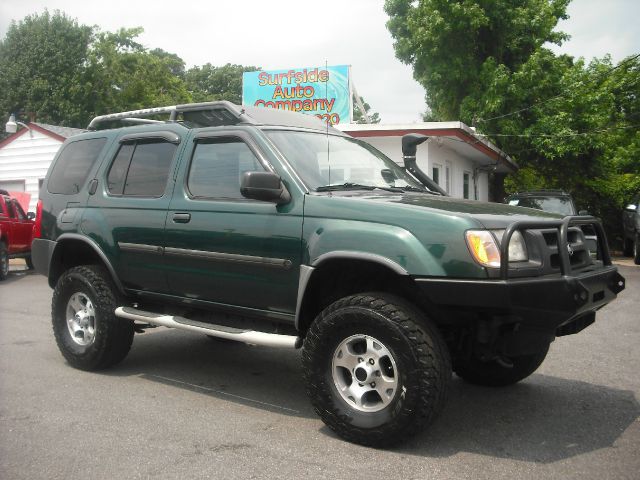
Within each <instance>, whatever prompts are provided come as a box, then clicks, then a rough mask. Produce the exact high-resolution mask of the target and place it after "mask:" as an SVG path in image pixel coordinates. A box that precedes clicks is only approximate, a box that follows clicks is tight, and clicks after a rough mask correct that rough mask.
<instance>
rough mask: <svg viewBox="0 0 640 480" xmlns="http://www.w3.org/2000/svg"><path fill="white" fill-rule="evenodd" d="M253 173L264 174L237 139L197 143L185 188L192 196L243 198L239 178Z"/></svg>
mask: <svg viewBox="0 0 640 480" xmlns="http://www.w3.org/2000/svg"><path fill="white" fill-rule="evenodd" d="M254 171H264V168H263V167H262V165H261V164H260V162H259V161H258V159H257V158H256V156H255V154H254V153H253V151H252V150H251V149H250V148H249V146H248V145H247V144H246V143H244V142H243V141H242V140H240V139H239V138H235V137H224V138H217V139H214V140H207V141H204V142H198V144H197V145H196V149H195V152H194V154H193V159H192V161H191V169H190V170H189V178H188V180H187V186H188V189H189V192H190V193H191V195H192V196H194V197H201V198H202V197H204V198H230V199H244V197H243V196H242V194H241V193H240V181H241V179H242V175H243V174H244V173H245V172H254Z"/></svg>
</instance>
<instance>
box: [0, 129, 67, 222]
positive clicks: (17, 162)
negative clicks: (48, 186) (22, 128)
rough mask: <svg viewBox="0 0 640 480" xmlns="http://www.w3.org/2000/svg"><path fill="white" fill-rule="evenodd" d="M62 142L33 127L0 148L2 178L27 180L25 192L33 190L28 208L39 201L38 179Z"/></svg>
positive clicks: (42, 175)
mask: <svg viewBox="0 0 640 480" xmlns="http://www.w3.org/2000/svg"><path fill="white" fill-rule="evenodd" d="M61 145H62V142H61V141H60V140H56V139H54V138H51V137H49V136H47V135H45V134H43V133H40V132H37V131H35V130H31V132H25V133H24V134H22V135H21V136H19V137H18V138H16V139H15V140H13V141H12V142H10V143H8V144H7V145H5V146H3V147H2V148H0V181H15V180H24V182H25V192H28V193H30V194H31V202H30V203H29V211H30V212H35V210H36V204H37V202H38V180H40V179H43V178H44V177H45V175H46V174H47V170H48V169H49V165H51V161H52V160H53V157H54V156H55V154H56V153H57V151H58V150H59V149H60V146H61Z"/></svg>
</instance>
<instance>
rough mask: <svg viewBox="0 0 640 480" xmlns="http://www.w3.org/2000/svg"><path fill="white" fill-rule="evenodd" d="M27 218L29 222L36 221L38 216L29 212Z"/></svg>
mask: <svg viewBox="0 0 640 480" xmlns="http://www.w3.org/2000/svg"><path fill="white" fill-rule="evenodd" d="M27 218H28V219H29V220H35V219H36V214H35V213H34V212H27Z"/></svg>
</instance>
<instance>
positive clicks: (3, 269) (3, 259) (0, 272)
mask: <svg viewBox="0 0 640 480" xmlns="http://www.w3.org/2000/svg"><path fill="white" fill-rule="evenodd" d="M7 275H9V250H7V246H6V245H5V244H4V242H0V280H4V279H5V278H7Z"/></svg>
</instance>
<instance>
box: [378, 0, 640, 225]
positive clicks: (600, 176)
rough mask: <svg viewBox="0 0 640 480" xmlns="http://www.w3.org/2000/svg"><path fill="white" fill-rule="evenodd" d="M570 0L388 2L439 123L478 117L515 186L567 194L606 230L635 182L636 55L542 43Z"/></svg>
mask: <svg viewBox="0 0 640 480" xmlns="http://www.w3.org/2000/svg"><path fill="white" fill-rule="evenodd" d="M569 1H570V0H522V1H518V2H514V1H509V0H452V1H447V0H419V1H409V0H387V1H386V3H385V10H386V11H387V13H388V14H389V15H390V20H389V22H388V23H387V26H388V28H389V30H390V32H391V34H392V35H393V37H394V40H395V44H394V46H395V49H396V55H397V56H398V58H399V59H401V60H402V61H404V62H405V63H409V64H411V65H413V68H414V76H415V78H416V79H417V80H418V81H419V82H420V83H421V84H422V85H423V86H424V87H425V89H426V91H427V103H428V107H429V111H428V115H429V119H432V120H458V119H459V120H462V121H464V122H465V123H468V124H472V125H474V126H477V127H478V129H479V131H481V132H484V133H486V134H487V136H488V137H489V138H490V139H491V140H492V141H493V142H494V143H496V144H497V145H498V146H499V147H500V148H502V149H503V150H504V151H506V152H507V153H509V154H510V156H511V157H513V158H514V159H515V160H516V162H517V163H518V164H519V165H520V166H521V169H520V171H519V172H518V173H517V174H515V175H513V176H511V177H510V178H508V179H507V180H506V182H505V187H506V190H507V191H508V192H510V191H515V190H527V189H532V188H562V189H564V190H567V191H570V192H571V193H572V194H573V195H574V197H575V199H576V202H577V204H578V206H579V208H586V209H588V210H589V211H590V212H591V213H593V214H596V215H599V216H601V217H602V218H603V220H604V222H605V226H606V227H607V229H608V231H609V232H610V236H613V237H615V236H617V235H618V233H619V230H620V209H621V208H622V207H623V206H624V203H625V202H627V201H628V200H629V199H630V198H631V197H632V196H633V195H634V194H637V192H639V191H640V139H639V135H640V134H639V133H638V132H639V128H638V125H639V124H640V103H639V102H640V98H639V96H638V91H639V88H640V64H639V60H638V58H637V57H635V58H634V57H631V58H629V59H626V60H623V61H622V62H620V63H619V64H618V65H617V66H616V65H613V64H612V62H611V59H610V58H608V57H605V58H603V59H595V60H593V61H592V62H590V63H589V64H585V62H584V61H583V60H582V59H579V60H577V61H576V60H574V59H573V58H572V57H570V56H567V55H556V54H554V53H553V52H551V51H550V50H549V49H547V48H545V47H544V44H545V43H547V42H551V43H556V44H561V42H562V41H563V40H564V39H566V38H567V37H566V35H565V34H564V33H562V32H557V31H554V28H555V27H556V24H557V22H558V20H559V19H562V18H566V7H567V5H568V3H569Z"/></svg>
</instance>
